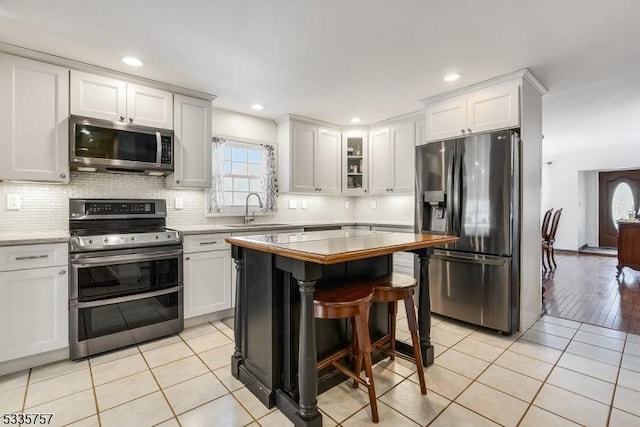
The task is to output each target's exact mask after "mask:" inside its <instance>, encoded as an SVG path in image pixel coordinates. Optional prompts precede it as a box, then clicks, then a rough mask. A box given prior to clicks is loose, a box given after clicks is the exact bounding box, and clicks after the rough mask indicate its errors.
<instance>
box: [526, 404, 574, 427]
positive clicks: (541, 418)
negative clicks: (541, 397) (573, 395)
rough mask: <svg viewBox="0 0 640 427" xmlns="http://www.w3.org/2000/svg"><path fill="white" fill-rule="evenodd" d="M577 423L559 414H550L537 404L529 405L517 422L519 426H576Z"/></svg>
mask: <svg viewBox="0 0 640 427" xmlns="http://www.w3.org/2000/svg"><path fill="white" fill-rule="evenodd" d="M579 425H580V424H576V423H574V422H573V421H569V420H567V419H566V418H562V417H561V416H559V415H556V414H552V413H551V412H549V411H545V410H544V409H541V408H538V407H537V406H531V407H530V408H529V410H528V411H527V413H526V414H525V416H524V418H523V419H522V422H521V423H520V424H519V427H543V426H549V427H551V426H553V427H574V426H575V427H577V426H579Z"/></svg>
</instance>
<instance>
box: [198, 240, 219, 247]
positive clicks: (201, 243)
mask: <svg viewBox="0 0 640 427" xmlns="http://www.w3.org/2000/svg"><path fill="white" fill-rule="evenodd" d="M216 243H218V241H217V240H214V241H213V242H200V246H202V245H215V244H216Z"/></svg>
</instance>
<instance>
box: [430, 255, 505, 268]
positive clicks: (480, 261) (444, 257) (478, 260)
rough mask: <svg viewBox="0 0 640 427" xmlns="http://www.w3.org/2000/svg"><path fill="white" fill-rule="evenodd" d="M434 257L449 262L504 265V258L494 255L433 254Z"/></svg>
mask: <svg viewBox="0 0 640 427" xmlns="http://www.w3.org/2000/svg"><path fill="white" fill-rule="evenodd" d="M433 257H434V258H438V259H441V260H442V261H449V262H466V263H467V264H485V265H497V266H500V265H504V264H505V259H504V258H492V257H482V258H477V257H466V256H455V255H440V254H435V255H433Z"/></svg>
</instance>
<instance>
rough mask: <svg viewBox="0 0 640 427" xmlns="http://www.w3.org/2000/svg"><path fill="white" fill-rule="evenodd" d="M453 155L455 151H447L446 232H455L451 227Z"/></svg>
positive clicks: (453, 196)
mask: <svg viewBox="0 0 640 427" xmlns="http://www.w3.org/2000/svg"><path fill="white" fill-rule="evenodd" d="M454 156H455V151H452V152H451V153H449V163H448V166H447V170H448V171H449V172H448V173H447V196H446V204H447V205H446V209H447V233H448V234H451V233H453V234H455V229H454V228H453V211H454V207H453V204H454V200H455V199H454V198H455V195H454V193H453V186H454V185H455V184H454V181H453V167H454Z"/></svg>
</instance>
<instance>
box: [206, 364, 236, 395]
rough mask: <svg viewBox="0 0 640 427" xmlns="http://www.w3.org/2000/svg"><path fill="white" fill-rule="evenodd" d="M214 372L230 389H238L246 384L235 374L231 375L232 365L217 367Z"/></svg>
mask: <svg viewBox="0 0 640 427" xmlns="http://www.w3.org/2000/svg"><path fill="white" fill-rule="evenodd" d="M213 373H214V374H215V376H216V377H217V378H218V379H219V380H220V382H221V383H222V384H224V386H225V387H226V388H227V390H229V391H234V390H238V389H239V388H242V387H244V384H242V383H241V382H240V381H238V380H237V379H236V378H235V377H234V376H233V375H231V367H230V366H225V367H224V368H220V369H216V370H215V371H213Z"/></svg>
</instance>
